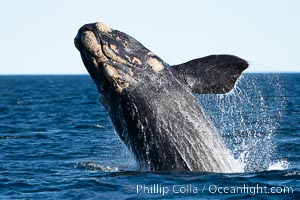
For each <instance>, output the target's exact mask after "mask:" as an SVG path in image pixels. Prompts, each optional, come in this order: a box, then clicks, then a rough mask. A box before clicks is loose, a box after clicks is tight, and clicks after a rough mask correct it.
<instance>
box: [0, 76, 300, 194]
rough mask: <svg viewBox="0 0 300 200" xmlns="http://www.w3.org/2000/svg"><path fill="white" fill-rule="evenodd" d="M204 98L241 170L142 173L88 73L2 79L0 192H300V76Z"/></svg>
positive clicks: (254, 79)
mask: <svg viewBox="0 0 300 200" xmlns="http://www.w3.org/2000/svg"><path fill="white" fill-rule="evenodd" d="M197 98H198V100H199V103H201V104H202V106H203V107H204V108H205V110H206V112H207V114H208V115H209V117H210V118H211V120H212V121H213V122H214V124H215V126H216V127H217V129H218V131H219V133H220V134H221V135H222V137H223V139H224V142H225V144H226V145H227V146H228V148H230V149H231V151H232V153H233V154H234V157H235V158H236V159H238V160H240V162H241V163H243V164H244V167H245V172H244V173H237V174H218V173H207V172H155V173H153V172H144V171H141V170H139V169H138V168H137V167H136V163H135V160H134V158H133V156H132V155H131V153H130V152H129V151H128V150H127V149H126V147H125V146H124V144H123V143H122V142H121V141H120V139H119V138H118V136H117V134H116V133H115V131H114V129H113V126H112V123H111V122H110V118H109V116H108V114H107V112H106V111H105V109H104V107H103V106H102V105H101V104H100V103H99V102H98V93H97V91H96V87H95V86H94V83H93V82H92V80H91V78H90V77H89V76H87V75H80V76H71V75H70V76H0V199H163V198H166V199H246V198H258V199H269V198H270V199H300V182H299V177H300V159H299V148H300V140H299V137H300V74H297V73H296V74H245V75H243V77H242V78H241V79H240V80H239V82H238V84H237V87H236V88H235V90H234V91H233V92H231V93H229V94H226V95H197Z"/></svg>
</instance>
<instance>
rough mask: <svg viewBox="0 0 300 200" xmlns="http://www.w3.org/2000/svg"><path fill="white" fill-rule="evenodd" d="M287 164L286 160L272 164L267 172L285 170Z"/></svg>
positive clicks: (287, 166)
mask: <svg viewBox="0 0 300 200" xmlns="http://www.w3.org/2000/svg"><path fill="white" fill-rule="evenodd" d="M289 164H290V163H289V162H288V161H286V160H282V161H279V162H276V163H272V164H271V165H270V166H269V167H268V169H267V170H268V171H270V170H286V169H288V168H289Z"/></svg>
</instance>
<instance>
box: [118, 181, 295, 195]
mask: <svg viewBox="0 0 300 200" xmlns="http://www.w3.org/2000/svg"><path fill="white" fill-rule="evenodd" d="M124 190H125V192H127V193H136V194H148V195H149V194H152V195H162V196H165V195H168V194H181V195H188V194H204V193H206V194H224V195H226V194H249V195H250V196H254V195H259V194H292V193H293V192H294V189H293V187H289V186H273V187H268V186H263V185H259V184H256V185H248V184H243V185H241V186H221V185H217V184H211V185H196V184H186V185H162V184H137V185H126V186H125V187H124Z"/></svg>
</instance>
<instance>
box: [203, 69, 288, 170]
mask: <svg viewBox="0 0 300 200" xmlns="http://www.w3.org/2000/svg"><path fill="white" fill-rule="evenodd" d="M266 79H268V81H266ZM266 84H267V85H266ZM284 96H285V95H284V89H283V84H282V82H281V81H280V80H279V76H278V75H275V74H274V76H271V77H270V76H267V75H264V74H246V75H243V76H242V77H241V78H240V80H239V81H238V83H237V84H236V87H235V89H234V90H233V91H232V92H230V93H228V94H220V95H214V94H213V95H198V96H197V97H198V100H199V101H200V103H201V104H202V105H203V107H204V108H205V110H206V112H207V114H208V115H209V117H210V118H211V120H212V121H213V123H214V124H215V126H216V127H217V129H218V131H219V133H220V134H221V136H222V138H223V140H224V142H225V144H226V146H227V147H228V148H229V149H230V150H231V151H232V153H233V155H234V157H235V159H237V160H239V162H240V163H242V164H243V166H244V170H245V171H262V170H265V169H268V167H269V166H270V165H271V164H272V163H273V160H275V158H274V150H275V148H276V144H275V143H274V140H273V137H274V135H275V133H276V130H277V129H278V126H279V123H280V120H281V116H282V113H283V110H284V107H285V98H284Z"/></svg>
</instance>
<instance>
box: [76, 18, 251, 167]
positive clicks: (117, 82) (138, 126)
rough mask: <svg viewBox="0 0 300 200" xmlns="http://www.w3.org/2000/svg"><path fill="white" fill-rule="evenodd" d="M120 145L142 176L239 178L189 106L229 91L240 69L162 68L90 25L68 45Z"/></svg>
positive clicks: (229, 61)
mask: <svg viewBox="0 0 300 200" xmlns="http://www.w3.org/2000/svg"><path fill="white" fill-rule="evenodd" d="M74 43H75V46H76V47H77V49H78V50H79V51H80V54H81V58H82V60H83V63H84V65H85V66H86V68H87V70H88V72H89V74H90V76H91V77H92V79H93V80H94V82H95V84H96V86H97V89H98V91H99V94H100V101H101V102H102V104H103V105H104V106H105V107H106V109H107V111H108V113H109V115H110V117H111V120H112V123H113V125H114V127H115V129H116V131H117V133H118V135H119V137H120V138H121V139H122V141H123V142H124V143H125V144H126V145H127V147H128V148H129V149H130V150H131V151H132V152H133V154H134V156H135V158H136V160H137V161H138V164H139V165H140V167H141V169H143V170H150V171H162V170H190V171H206V172H220V173H223V172H226V173H231V172H241V171H242V170H243V169H242V167H241V166H240V165H239V164H238V162H237V161H236V160H235V159H234V158H233V156H232V154H231V152H230V151H229V149H228V148H227V147H226V146H225V145H224V142H223V140H222V138H221V137H220V135H219V134H218V132H217V130H216V128H215V127H214V125H213V124H212V122H211V121H210V119H209V118H208V117H207V115H206V114H205V111H204V110H203V108H202V107H201V105H200V104H199V102H198V101H197V100H196V97H195V96H194V94H195V93H198V94H208V93H211V94H222V93H227V92H229V91H230V90H232V89H233V88H234V85H235V82H236V81H237V79H238V78H239V76H240V75H241V73H242V72H243V71H244V70H245V69H246V68H247V67H248V63H247V62H246V61H245V60H243V59H241V58H238V57H236V56H233V55H211V56H207V57H203V58H198V59H195V60H192V61H189V62H187V63H183V64H179V65H174V66H170V65H169V64H167V63H166V62H164V61H163V60H162V59H161V58H160V57H158V56H157V55H155V54H154V53H153V52H151V51H150V50H148V49H147V48H145V47H144V46H143V45H142V44H141V43H139V42H138V41H137V40H135V39H134V38H132V37H131V36H129V35H127V34H125V33H123V32H120V31H117V30H113V29H111V28H110V27H109V26H107V25H105V24H103V23H101V22H98V23H92V24H86V25H84V26H83V27H81V28H80V29H79V31H78V34H77V35H76V37H75V40H74Z"/></svg>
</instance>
